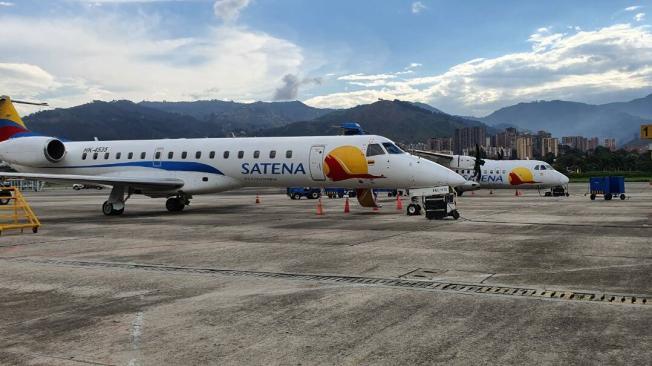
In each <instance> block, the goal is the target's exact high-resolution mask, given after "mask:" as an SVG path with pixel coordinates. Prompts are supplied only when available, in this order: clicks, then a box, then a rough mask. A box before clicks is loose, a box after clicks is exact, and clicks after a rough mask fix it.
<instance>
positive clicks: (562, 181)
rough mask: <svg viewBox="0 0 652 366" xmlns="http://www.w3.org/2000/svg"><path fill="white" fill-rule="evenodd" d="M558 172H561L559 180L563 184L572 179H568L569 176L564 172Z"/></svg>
mask: <svg viewBox="0 0 652 366" xmlns="http://www.w3.org/2000/svg"><path fill="white" fill-rule="evenodd" d="M557 174H559V181H560V182H561V184H562V185H565V184H568V182H569V181H570V179H568V177H567V176H565V175H563V174H561V173H559V172H557Z"/></svg>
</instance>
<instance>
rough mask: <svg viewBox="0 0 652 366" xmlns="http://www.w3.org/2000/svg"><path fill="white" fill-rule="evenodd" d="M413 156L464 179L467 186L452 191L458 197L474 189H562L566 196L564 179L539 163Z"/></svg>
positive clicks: (426, 153)
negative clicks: (427, 158)
mask: <svg viewBox="0 0 652 366" xmlns="http://www.w3.org/2000/svg"><path fill="white" fill-rule="evenodd" d="M413 152H414V153H415V154H418V155H421V156H427V157H429V158H431V159H433V160H434V161H436V162H438V163H440V164H442V165H444V166H447V167H448V168H450V169H452V170H454V171H455V172H457V173H458V174H460V175H461V176H463V177H464V179H466V180H467V182H466V183H465V184H463V185H461V186H458V187H455V190H456V191H457V194H458V195H459V196H461V195H462V194H463V193H464V192H466V191H474V190H477V189H482V188H487V189H549V188H556V187H562V188H564V191H565V192H566V195H568V192H567V191H568V177H567V176H565V175H563V174H562V173H560V172H558V171H557V170H555V169H554V168H553V167H552V166H551V165H550V164H548V163H546V162H545V161H540V160H491V159H483V158H477V156H480V147H479V146H476V156H475V157H474V156H467V155H450V154H442V153H438V152H433V151H426V150H414V151H413Z"/></svg>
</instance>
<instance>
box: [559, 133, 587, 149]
mask: <svg viewBox="0 0 652 366" xmlns="http://www.w3.org/2000/svg"><path fill="white" fill-rule="evenodd" d="M561 143H562V145H566V146H570V147H572V148H573V149H577V150H580V151H587V150H588V149H589V140H588V139H587V138H586V137H584V136H564V137H562V138H561Z"/></svg>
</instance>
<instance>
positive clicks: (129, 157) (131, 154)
mask: <svg viewBox="0 0 652 366" xmlns="http://www.w3.org/2000/svg"><path fill="white" fill-rule="evenodd" d="M133 157H134V153H132V152H130V153H129V154H127V159H129V160H131V158H133Z"/></svg>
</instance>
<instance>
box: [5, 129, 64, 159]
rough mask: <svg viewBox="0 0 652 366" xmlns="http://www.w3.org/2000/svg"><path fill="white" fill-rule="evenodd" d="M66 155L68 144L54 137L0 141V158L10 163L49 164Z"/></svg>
mask: <svg viewBox="0 0 652 366" xmlns="http://www.w3.org/2000/svg"><path fill="white" fill-rule="evenodd" d="M65 156H66V145H64V143H63V142H61V140H59V139H56V138H54V137H45V136H30V137H19V138H13V139H10V140H7V141H4V142H2V143H0V159H2V160H4V161H6V162H7V163H9V164H18V165H28V166H48V165H51V164H53V163H57V162H59V161H61V160H63V158H64V157H65Z"/></svg>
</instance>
